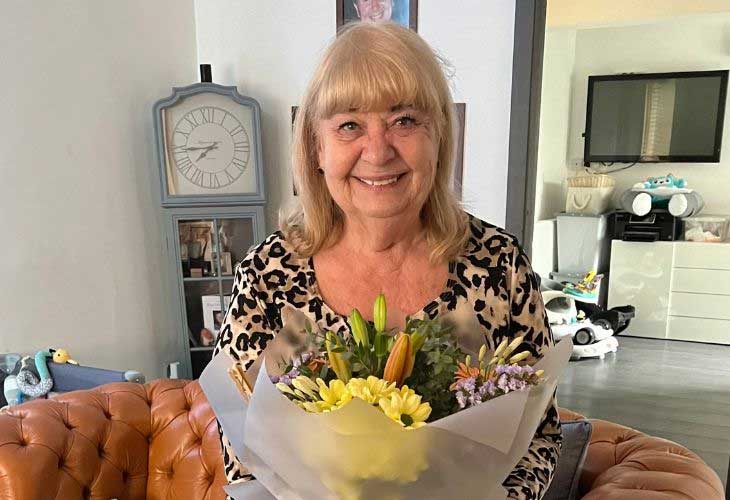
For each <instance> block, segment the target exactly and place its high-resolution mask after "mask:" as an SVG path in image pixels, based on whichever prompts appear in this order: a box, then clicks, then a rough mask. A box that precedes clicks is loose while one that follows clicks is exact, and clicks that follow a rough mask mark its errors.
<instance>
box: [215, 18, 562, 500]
mask: <svg viewBox="0 0 730 500" xmlns="http://www.w3.org/2000/svg"><path fill="white" fill-rule="evenodd" d="M452 108H453V103H452V100H451V96H450V93H449V89H448V85H447V82H446V78H445V77H444V74H443V71H442V69H441V66H440V64H439V60H438V58H437V57H436V56H435V55H434V53H433V51H432V50H431V49H430V48H429V47H428V45H427V44H426V43H425V42H424V41H423V40H422V39H421V38H420V37H419V36H418V35H417V34H415V33H414V32H413V31H410V30H408V29H405V28H402V27H399V26H398V25H395V24H392V23H381V24H372V23H360V24H355V25H352V26H350V27H348V28H347V29H346V30H345V31H344V32H343V33H341V34H340V36H339V37H338V38H337V39H336V41H335V42H333V44H332V45H331V46H330V47H329V49H328V50H327V52H326V53H325V55H324V57H323V59H322V61H321V62H320V64H319V66H318V68H317V70H316V72H315V74H314V77H313V78H312V81H311V82H310V84H309V87H308V89H307V92H306V94H305V96H304V99H303V102H302V106H301V107H300V109H299V112H298V114H297V119H296V123H295V131H294V146H293V158H292V159H293V167H294V179H295V182H296V187H297V190H298V192H299V194H300V196H299V200H300V203H301V205H300V207H299V208H298V209H297V210H296V211H295V212H294V213H293V214H291V215H290V216H289V217H287V218H285V219H283V220H282V223H281V228H282V229H281V231H277V232H276V233H274V234H272V235H270V236H269V237H268V238H267V239H266V240H265V241H264V242H263V243H262V244H261V245H259V246H258V247H257V248H256V249H254V250H253V251H252V252H251V253H250V254H249V255H248V256H247V257H246V258H245V259H244V260H243V262H241V265H240V266H239V267H238V269H237V270H236V280H235V284H234V287H233V300H232V301H231V306H230V308H229V310H228V313H227V315H226V319H225V321H224V325H223V328H222V330H221V333H220V336H219V338H218V344H217V347H216V351H224V352H227V353H229V354H230V355H231V356H232V357H233V358H234V359H236V360H238V361H239V362H240V363H241V364H243V366H244V367H246V368H248V367H249V366H250V365H251V364H252V363H253V361H254V360H255V359H256V357H257V356H258V355H259V354H260V352H261V351H262V350H263V349H264V347H265V346H266V343H267V342H268V341H269V340H270V339H272V338H273V337H274V335H276V333H277V332H278V331H279V330H280V329H281V328H282V319H281V318H282V314H281V313H282V310H283V309H284V308H294V309H296V310H299V311H300V312H302V313H304V314H305V315H306V317H307V318H308V319H309V321H310V322H312V323H315V324H316V325H318V327H319V328H320V329H322V330H324V329H327V330H338V331H341V332H346V331H349V327H348V326H347V322H346V317H347V315H348V314H349V313H350V312H351V311H352V309H353V308H357V309H359V310H360V311H363V312H364V313H367V312H368V311H371V310H372V304H373V301H374V299H375V297H376V295H377V294H379V293H380V292H383V293H385V295H386V297H387V299H388V321H389V325H388V326H389V327H400V328H403V326H404V325H405V318H406V316H407V315H410V316H412V317H419V316H420V317H424V316H428V317H431V318H434V317H437V316H440V315H442V314H446V313H447V312H449V311H453V310H454V309H455V308H456V307H457V305H458V306H460V307H469V308H471V310H473V315H475V316H476V317H477V319H478V321H479V324H480V327H481V328H482V330H483V334H484V336H485V340H486V342H487V343H488V345H489V347H490V348H492V349H494V347H495V346H496V345H498V344H499V343H500V342H501V341H502V339H504V338H512V337H516V336H519V335H524V336H525V342H526V346H527V348H528V349H529V350H530V351H531V352H532V353H533V354H534V355H535V356H540V353H541V351H542V350H543V349H545V348H547V347H548V346H550V345H552V337H551V333H550V329H549V327H548V323H547V321H546V316H545V312H544V308H543V305H542V301H541V297H540V293H539V289H538V283H537V281H536V279H535V275H534V274H533V272H532V270H531V269H530V265H529V262H528V260H527V257H526V256H525V254H524V253H523V251H522V249H521V248H520V247H519V245H518V243H517V240H516V239H515V238H514V237H513V236H511V235H509V234H507V233H505V232H504V231H503V230H501V229H499V228H496V227H494V226H492V225H490V224H488V223H486V222H482V221H480V220H478V219H476V218H475V217H473V216H470V215H468V214H466V213H465V212H463V211H462V209H461V208H460V207H459V204H458V202H457V201H456V199H455V197H454V195H453V194H452V191H451V189H450V178H451V172H452V157H453V152H454V142H453V133H452V131H453V119H454V118H453V114H452ZM366 319H369V320H372V317H366ZM560 440H561V433H560V424H559V421H558V414H557V407H556V405H555V402H554V401H553V405H552V406H550V407H549V408H548V409H547V411H546V413H545V417H544V420H543V422H542V424H541V425H540V426H539V430H538V432H537V434H536V435H535V437H534V440H533V442H532V445H531V446H530V449H529V450H528V452H527V455H526V456H525V457H524V458H523V459H522V460H521V461H520V462H519V464H518V465H517V467H516V468H515V470H514V471H513V472H512V474H511V475H510V476H509V477H508V478H507V480H506V481H505V483H504V484H505V487H506V488H507V490H508V491H509V493H510V497H511V498H526V499H536V498H541V497H542V495H543V494H544V493H545V490H546V488H547V485H548V484H549V482H550V479H551V476H552V472H553V469H554V467H555V462H556V460H557V457H558V454H559V449H560ZM223 443H224V453H225V466H226V474H227V477H228V479H229V480H236V479H239V478H250V477H251V476H250V475H246V472H245V471H244V470H242V469H241V467H240V465H239V464H237V463H236V461H235V457H234V455H233V453H232V451H231V450H230V447H229V446H228V443H227V442H226V440H225V437H224V438H223Z"/></svg>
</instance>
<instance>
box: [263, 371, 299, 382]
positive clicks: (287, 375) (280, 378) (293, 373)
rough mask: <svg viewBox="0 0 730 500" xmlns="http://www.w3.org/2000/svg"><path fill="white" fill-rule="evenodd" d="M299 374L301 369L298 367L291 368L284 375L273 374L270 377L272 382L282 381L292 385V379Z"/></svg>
mask: <svg viewBox="0 0 730 500" xmlns="http://www.w3.org/2000/svg"><path fill="white" fill-rule="evenodd" d="M298 376H299V370H297V369H296V368H292V369H291V370H289V372H287V373H284V374H282V375H271V376H270V377H269V378H270V379H271V382H273V383H274V384H277V383H279V382H281V383H282V384H286V385H291V381H292V380H294V379H295V378H297V377H298Z"/></svg>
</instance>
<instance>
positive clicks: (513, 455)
mask: <svg viewBox="0 0 730 500" xmlns="http://www.w3.org/2000/svg"><path fill="white" fill-rule="evenodd" d="M571 352H572V342H571V341H570V339H569V338H566V339H563V340H562V341H561V342H560V343H559V344H557V345H555V346H554V347H552V348H551V349H549V350H547V351H545V352H544V353H543V357H542V358H541V359H540V360H539V362H538V363H537V364H536V365H535V369H543V370H545V378H544V380H543V382H542V383H541V384H540V385H539V386H537V387H533V388H531V389H530V390H529V391H518V392H512V393H509V394H507V395H505V396H501V397H499V398H496V399H493V400H491V401H488V402H485V403H482V404H480V405H477V406H475V407H472V408H468V409H466V410H462V411H460V412H458V413H455V414H453V415H450V416H448V417H445V418H442V419H440V420H437V421H434V422H431V423H429V424H428V425H426V426H424V427H421V428H419V429H415V430H407V429H404V428H402V427H401V426H399V425H398V424H396V423H394V422H392V421H391V420H390V419H389V418H387V417H386V416H385V415H384V414H383V413H382V412H381V411H380V410H379V409H377V408H375V407H372V406H370V405H368V404H367V403H365V402H364V401H362V400H359V399H353V400H352V401H351V402H350V403H349V404H347V405H346V406H344V407H343V408H342V409H340V410H337V411H334V412H331V413H307V412H305V411H304V410H302V409H300V408H299V407H297V406H296V405H295V404H293V403H292V402H291V401H289V400H288V399H287V398H286V397H285V396H284V395H283V394H281V393H280V392H279V390H278V389H276V387H275V386H274V384H273V383H272V382H271V381H270V380H269V377H268V374H267V367H266V363H265V362H263V363H262V364H261V365H260V369H259V370H258V377H257V379H256V384H255V390H254V394H253V397H252V398H251V400H250V402H249V403H246V401H245V400H244V399H243V398H242V397H241V396H240V394H239V393H238V391H237V389H236V387H235V384H234V383H233V381H232V380H231V379H230V378H229V376H228V373H227V371H228V368H229V367H230V366H232V364H233V361H232V360H231V358H230V357H229V356H227V355H225V354H219V355H218V356H216V357H215V358H214V359H213V360H212V361H211V363H210V364H209V365H208V367H207V368H206V370H205V371H204V372H203V374H202V376H201V378H200V384H201V386H202V388H203V390H204V392H205V394H206V396H207V397H208V400H209V401H210V404H211V406H212V408H213V411H214V412H215V414H216V416H217V417H218V420H219V422H220V423H221V426H222V427H223V432H224V433H225V434H226V436H227V437H228V439H229V441H230V442H231V445H232V446H233V448H234V451H235V452H236V455H237V456H238V458H239V460H240V461H241V462H242V463H243V465H244V466H245V467H246V468H247V469H248V470H249V471H251V473H252V474H253V475H254V476H255V477H256V478H257V480H258V481H249V482H245V483H236V484H233V485H229V486H227V487H226V491H227V492H228V494H229V495H231V496H232V497H233V498H235V499H236V500H243V499H245V500H263V499H273V498H276V499H281V500H290V499H291V500H321V499H348V500H349V499H351V500H356V499H357V500H366V499H390V500H396V499H398V500H407V499H444V498H453V499H457V498H458V499H480V500H483V499H503V498H505V497H506V492H505V490H504V489H503V488H502V486H501V484H502V482H503V481H504V479H505V478H506V477H507V475H508V474H509V473H510V472H511V471H512V469H513V468H514V466H515V465H516V464H517V462H518V461H519V460H520V459H521V458H522V456H523V455H524V454H525V452H526V450H527V448H528V446H529V444H530V442H531V441H532V438H533V436H534V434H535V431H536V429H537V427H538V425H539V424H540V421H541V419H542V416H543V414H544V412H545V409H546V407H547V406H548V404H549V403H550V400H551V397H552V395H553V392H554V391H555V387H556V386H557V382H558V377H559V375H560V373H561V372H562V371H563V369H564V368H565V366H566V364H567V362H568V360H569V359H570V354H571ZM269 359H270V358H269ZM445 390H447V389H445Z"/></svg>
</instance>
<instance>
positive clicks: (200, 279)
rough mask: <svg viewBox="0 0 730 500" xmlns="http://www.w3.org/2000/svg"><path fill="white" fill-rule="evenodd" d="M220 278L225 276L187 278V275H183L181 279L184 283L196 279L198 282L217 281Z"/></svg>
mask: <svg viewBox="0 0 730 500" xmlns="http://www.w3.org/2000/svg"><path fill="white" fill-rule="evenodd" d="M221 278H223V279H226V276H204V277H202V278H188V277H183V281H184V282H185V283H194V282H196V281H198V282H199V281H218V280H219V279H221Z"/></svg>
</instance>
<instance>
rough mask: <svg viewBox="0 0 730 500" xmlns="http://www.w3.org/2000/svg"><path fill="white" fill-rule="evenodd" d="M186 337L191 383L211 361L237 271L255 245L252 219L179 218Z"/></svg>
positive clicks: (221, 217)
mask: <svg viewBox="0 0 730 500" xmlns="http://www.w3.org/2000/svg"><path fill="white" fill-rule="evenodd" d="M177 236H178V245H179V248H178V255H179V257H180V262H179V276H181V277H182V284H183V292H184V303H185V314H184V319H185V327H186V329H187V331H186V337H187V339H188V345H189V350H190V361H191V367H192V377H193V378H198V377H199V376H200V373H201V372H202V371H203V369H204V368H205V366H206V365H207V364H208V362H209V361H210V359H211V356H212V351H213V348H214V346H215V342H216V338H217V336H218V333H219V332H220V328H221V324H222V322H223V317H224V316H225V313H226V310H227V308H228V304H229V302H230V299H231V290H232V288H233V278H234V271H235V267H236V265H237V264H238V263H239V262H240V261H241V260H242V259H243V258H244V257H245V256H246V254H247V253H248V251H249V249H250V248H251V247H252V246H253V245H254V244H255V243H256V241H257V239H258V236H257V235H256V234H255V231H254V221H253V219H252V218H251V217H250V216H247V217H246V216H235V215H225V216H218V217H206V218H190V219H187V218H181V219H179V220H178V221H177Z"/></svg>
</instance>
